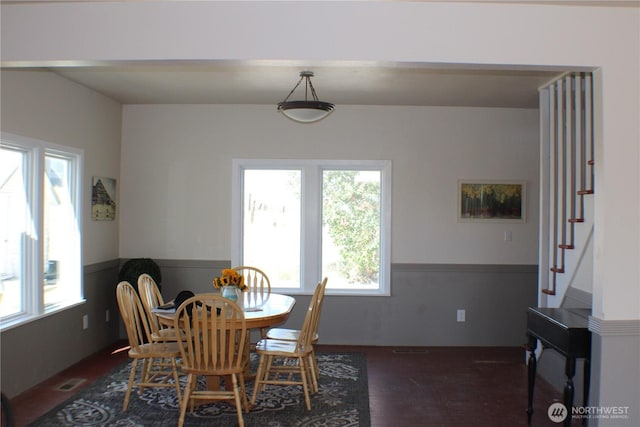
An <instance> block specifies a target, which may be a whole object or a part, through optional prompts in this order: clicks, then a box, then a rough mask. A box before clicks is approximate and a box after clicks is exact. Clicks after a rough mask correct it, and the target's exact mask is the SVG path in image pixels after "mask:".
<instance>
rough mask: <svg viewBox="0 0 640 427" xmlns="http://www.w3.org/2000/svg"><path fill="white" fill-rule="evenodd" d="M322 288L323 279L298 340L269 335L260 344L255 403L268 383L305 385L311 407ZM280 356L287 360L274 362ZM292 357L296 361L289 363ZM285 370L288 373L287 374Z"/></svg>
mask: <svg viewBox="0 0 640 427" xmlns="http://www.w3.org/2000/svg"><path fill="white" fill-rule="evenodd" d="M322 289H323V286H322V283H318V285H317V286H316V290H315V292H314V294H313V297H312V298H311V303H310V304H309V308H308V309H307V314H306V316H305V319H304V323H303V325H302V329H300V333H299V334H298V339H297V340H296V341H285V340H278V339H269V338H266V339H262V340H260V341H258V343H257V344H256V352H257V353H258V354H259V355H260V362H259V364H258V373H257V374H256V378H255V384H254V387H253V395H252V396H251V404H252V405H255V403H256V398H257V396H258V392H259V391H260V390H261V389H263V388H264V386H265V385H267V384H273V385H301V386H302V390H303V392H304V400H305V404H306V407H307V410H309V411H310V410H311V399H310V397H309V394H310V392H313V393H315V392H317V390H318V378H317V375H316V370H315V367H314V366H315V362H314V359H315V355H314V352H313V342H312V341H313V322H314V321H315V319H316V314H317V310H318V299H319V297H320V292H321V290H322ZM276 359H280V360H281V361H282V359H284V363H274V362H275V361H276ZM291 360H294V361H295V362H296V363H289V361H291ZM285 374H286V377H283V375H285ZM292 374H293V375H292ZM297 378H300V379H297Z"/></svg>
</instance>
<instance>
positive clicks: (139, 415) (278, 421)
mask: <svg viewBox="0 0 640 427" xmlns="http://www.w3.org/2000/svg"><path fill="white" fill-rule="evenodd" d="M254 356H255V355H252V359H251V362H252V365H253V367H254V371H255V365H256V364H257V358H256V357H254ZM317 359H318V368H319V369H320V380H319V391H318V393H316V394H314V395H312V396H311V411H307V409H306V407H305V403H304V394H303V392H302V388H301V387H296V386H286V387H285V386H267V390H266V391H262V392H260V394H259V395H258V399H257V401H256V405H255V407H254V408H253V409H252V410H251V411H250V412H249V413H243V416H244V422H245V425H246V426H256V427H294V426H295V427H320V426H331V427H334V426H335V427H337V426H369V425H370V424H371V420H370V413H369V392H368V384H367V370H366V359H365V355H364V354H363V353H318V354H317ZM129 369H130V362H127V363H124V364H123V365H121V366H119V367H118V368H116V369H114V370H113V371H111V372H110V373H109V374H107V375H105V376H104V377H102V378H100V379H98V380H97V381H96V382H94V383H93V384H92V385H91V386H89V387H87V388H86V389H84V390H82V391H80V392H79V393H78V394H76V395H75V396H74V397H72V398H70V399H69V400H68V401H66V402H65V403H62V404H61V405H59V406H57V407H56V408H54V409H52V410H51V411H49V412H48V413H47V414H45V415H44V416H42V417H40V418H39V419H37V420H36V421H35V422H33V423H32V424H30V426H33V427H43V426H56V427H58V426H82V427H90V426H91V427H94V426H96V427H97V426H101V427H107V426H109V427H111V426H113V427H133V426H135V427H138V426H153V427H155V426H159V427H162V426H175V425H177V423H178V417H179V407H178V399H177V398H176V394H175V390H174V389H172V388H167V389H159V388H155V389H149V388H147V389H145V391H144V392H143V393H142V394H141V395H139V394H137V393H136V392H135V390H134V392H132V393H131V400H130V402H129V407H128V409H127V411H126V412H122V402H123V401H124V394H125V390H126V386H127V377H128V374H129ZM184 379H185V378H184V377H181V382H183V384H184ZM205 386H206V384H205V379H204V378H201V379H200V380H199V384H198V387H202V388H204V387H205ZM252 392H253V382H252V381H248V382H247V394H248V398H249V399H251V393H252ZM237 422H238V420H237V414H236V409H235V406H234V405H230V404H227V403H224V402H220V403H211V404H206V405H201V406H199V407H197V408H196V409H195V410H194V412H189V410H187V415H186V417H185V424H184V425H185V426H186V427H191V426H198V427H200V426H235V425H237Z"/></svg>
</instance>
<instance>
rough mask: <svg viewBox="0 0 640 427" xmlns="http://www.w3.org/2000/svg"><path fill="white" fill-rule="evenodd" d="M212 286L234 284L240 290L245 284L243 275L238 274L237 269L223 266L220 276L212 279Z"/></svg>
mask: <svg viewBox="0 0 640 427" xmlns="http://www.w3.org/2000/svg"><path fill="white" fill-rule="evenodd" d="M213 286H215V287H216V288H223V287H225V286H235V287H236V288H238V289H240V290H241V291H244V290H245V289H247V285H245V283H244V277H243V276H242V275H240V274H238V272H237V271H235V270H232V269H230V268H225V269H224V270H222V276H220V277H216V278H214V279H213Z"/></svg>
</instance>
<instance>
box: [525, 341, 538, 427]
mask: <svg viewBox="0 0 640 427" xmlns="http://www.w3.org/2000/svg"><path fill="white" fill-rule="evenodd" d="M537 345H538V341H537V340H536V339H535V338H532V337H529V345H528V351H529V361H528V363H527V373H528V376H527V380H528V381H527V391H528V401H527V424H528V425H531V416H532V415H533V390H534V388H535V385H536V347H537Z"/></svg>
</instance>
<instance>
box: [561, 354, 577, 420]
mask: <svg viewBox="0 0 640 427" xmlns="http://www.w3.org/2000/svg"><path fill="white" fill-rule="evenodd" d="M565 374H566V375H567V382H566V383H565V385H564V406H565V407H566V408H567V412H568V413H567V418H565V420H564V425H565V427H570V426H571V413H572V408H573V394H574V387H573V377H574V375H575V374H576V359H575V358H573V357H567V362H566V365H565Z"/></svg>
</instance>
